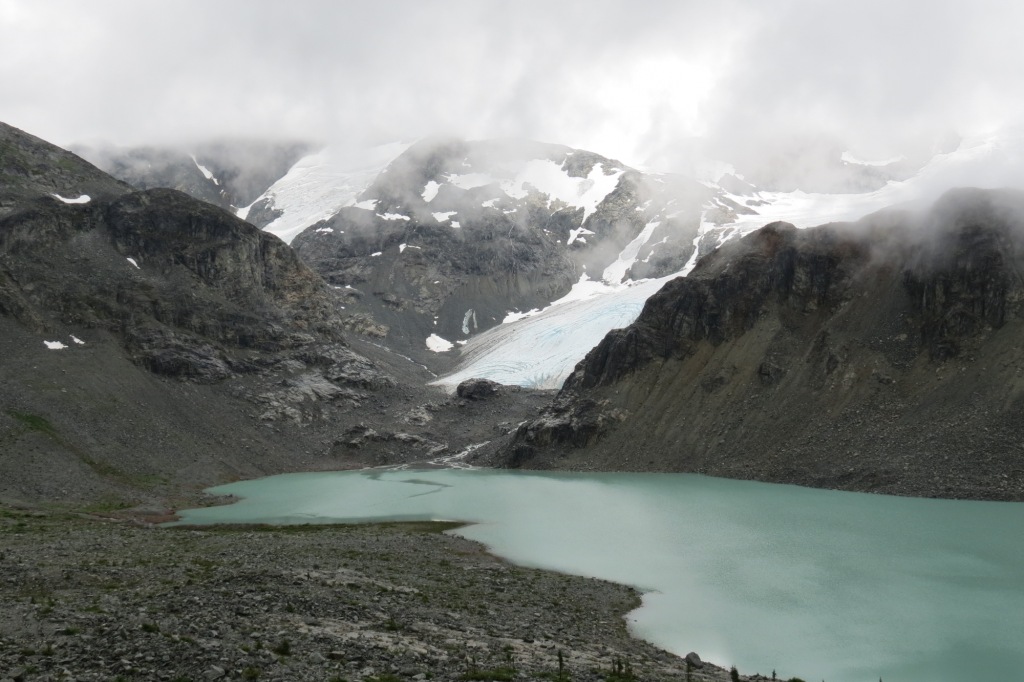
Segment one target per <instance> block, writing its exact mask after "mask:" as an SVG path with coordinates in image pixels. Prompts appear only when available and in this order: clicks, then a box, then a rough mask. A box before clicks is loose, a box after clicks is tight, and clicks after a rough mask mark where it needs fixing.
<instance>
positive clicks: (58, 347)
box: [43, 341, 67, 350]
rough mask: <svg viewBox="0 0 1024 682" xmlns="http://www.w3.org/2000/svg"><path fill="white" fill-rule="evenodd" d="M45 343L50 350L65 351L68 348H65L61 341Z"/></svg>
mask: <svg viewBox="0 0 1024 682" xmlns="http://www.w3.org/2000/svg"><path fill="white" fill-rule="evenodd" d="M43 343H45V344H46V347H47V348H49V349H50V350H64V349H65V348H67V346H65V345H64V344H63V343H61V342H60V341H43Z"/></svg>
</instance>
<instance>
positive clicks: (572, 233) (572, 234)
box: [565, 227, 594, 246]
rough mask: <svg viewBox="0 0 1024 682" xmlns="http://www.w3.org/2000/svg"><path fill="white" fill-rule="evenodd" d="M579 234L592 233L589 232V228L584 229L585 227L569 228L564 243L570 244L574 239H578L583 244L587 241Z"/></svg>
mask: <svg viewBox="0 0 1024 682" xmlns="http://www.w3.org/2000/svg"><path fill="white" fill-rule="evenodd" d="M581 234H594V233H593V232H591V231H590V230H588V229H586V228H585V227H577V228H576V229H575V230H569V240H568V241H566V242H565V245H566V246H572V243H573V242H574V241H576V240H579V241H581V242H583V243H584V244H585V243H586V242H587V240H586V239H584V238H583V237H581V236H580V235H581Z"/></svg>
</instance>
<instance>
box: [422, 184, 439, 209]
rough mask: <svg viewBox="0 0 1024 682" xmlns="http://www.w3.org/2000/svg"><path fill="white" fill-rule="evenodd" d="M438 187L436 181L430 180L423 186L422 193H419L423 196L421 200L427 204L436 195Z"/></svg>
mask: <svg viewBox="0 0 1024 682" xmlns="http://www.w3.org/2000/svg"><path fill="white" fill-rule="evenodd" d="M439 189H441V185H439V184H438V183H437V182H436V181H434V180H431V181H429V182H428V183H427V184H426V186H425V187H424V188H423V194H421V195H420V196H422V197H423V201H425V202H427V203H428V204H429V203H430V202H431V201H433V199H434V197H436V196H437V192H438V190H439Z"/></svg>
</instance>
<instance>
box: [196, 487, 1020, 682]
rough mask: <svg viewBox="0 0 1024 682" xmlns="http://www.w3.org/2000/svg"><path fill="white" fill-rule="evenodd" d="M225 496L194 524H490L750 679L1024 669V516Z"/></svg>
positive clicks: (524, 556)
mask: <svg viewBox="0 0 1024 682" xmlns="http://www.w3.org/2000/svg"><path fill="white" fill-rule="evenodd" d="M212 492H215V493H220V494H225V495H227V494H231V495H237V496H239V497H241V498H242V499H241V500H240V501H239V502H237V503H235V504H231V505H227V506H221V507H211V508H207V509H196V510H189V511H185V512H182V513H181V516H182V520H181V523H185V524H207V523H272V524H291V523H330V522H338V521H371V520H422V519H444V520H463V521H471V522H475V525H471V526H467V527H464V528H462V529H460V530H458V531H457V532H458V534H460V535H463V536H465V537H468V538H471V539H474V540H478V541H480V542H482V543H484V544H486V545H487V546H489V547H490V548H491V549H492V550H493V551H494V552H495V553H497V554H499V555H501V556H504V557H507V558H508V559H510V560H512V561H515V562H516V563H519V564H524V565H529V566H535V567H540V568H547V569H554V570H559V571H564V572H568V573H574V574H579V575H586V576H594V577H599V578H604V579H606V580H612V581H616V582H620V583H626V584H630V585H634V586H636V587H638V588H640V589H642V590H644V591H645V596H644V601H643V606H642V607H641V608H640V609H638V610H637V611H634V612H633V613H631V614H630V615H629V619H630V626H631V628H632V630H633V632H634V633H635V634H636V635H638V636H640V637H643V638H645V639H647V640H650V641H652V642H654V643H655V644H657V645H659V646H662V647H664V648H666V649H668V650H670V651H673V652H675V653H677V654H681V655H682V654H686V653H687V652H688V651H691V650H692V651H697V652H698V653H699V654H700V655H701V656H702V657H703V658H705V659H709V660H712V661H714V662H716V663H718V664H720V665H724V666H728V665H731V664H735V665H736V666H737V667H738V668H739V670H740V671H741V672H743V673H748V674H750V673H754V672H761V673H762V674H770V673H771V671H772V670H773V669H775V670H776V671H777V672H778V674H779V677H780V678H781V679H788V678H789V677H790V676H795V675H799V676H800V677H803V678H805V679H808V680H819V679H823V680H826V681H827V682H874V681H875V680H878V679H879V678H881V679H883V680H885V682H945V681H949V682H953V681H956V682H962V681H963V680H1008V679H1020V676H1021V674H1022V671H1024V504H1013V503H994V502H962V501H949V500H925V499H911V498H898V497H888V496H881V495H866V494H858V493H845V492H836V491H825V490H813V489H808V488H799V487H795V486H784V485H773V484H765V483H753V482H747V481H731V480H724V479H715V478H708V477H703V476H695V475H688V474H569V473H543V474H540V473H518V472H508V471H488V470H470V471H467V470H458V471H456V470H429V471H409V470H371V471H355V472H333V473H310V474H288V475H284V476H274V477H271V478H265V479H260V480H255V481H245V482H242V483H234V484H231V485H227V486H221V487H219V488H214V489H212ZM453 579H457V576H454V577H453Z"/></svg>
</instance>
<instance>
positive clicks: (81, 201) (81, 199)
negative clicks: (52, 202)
mask: <svg viewBox="0 0 1024 682" xmlns="http://www.w3.org/2000/svg"><path fill="white" fill-rule="evenodd" d="M50 196H52V197H53V198H54V199H59V200H60V201H63V202H64V203H65V204H88V203H89V202H90V201H92V197H90V196H89V195H88V194H83V195H81V196H79V197H76V198H74V199H68V198H67V197H62V196H61V195H59V194H51V195H50Z"/></svg>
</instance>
